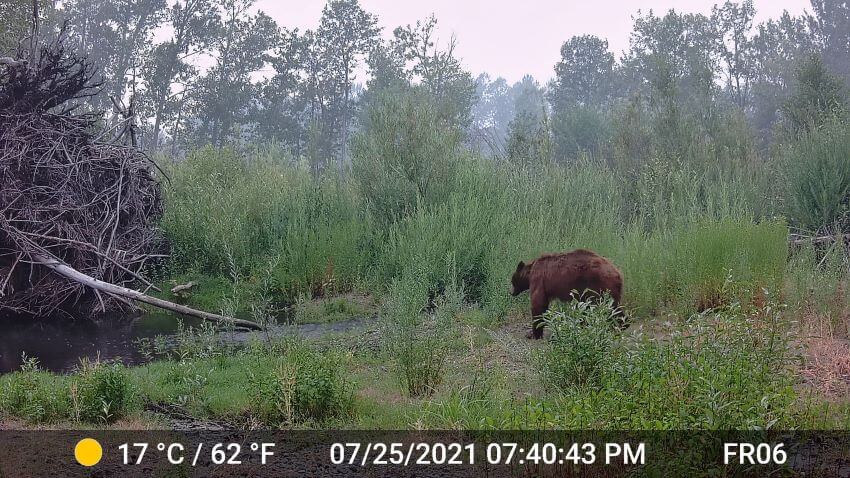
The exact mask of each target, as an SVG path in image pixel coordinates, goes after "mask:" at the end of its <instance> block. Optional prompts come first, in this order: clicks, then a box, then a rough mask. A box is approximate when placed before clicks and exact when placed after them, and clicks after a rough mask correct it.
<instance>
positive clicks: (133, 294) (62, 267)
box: [33, 254, 263, 330]
mask: <svg viewBox="0 0 850 478" xmlns="http://www.w3.org/2000/svg"><path fill="white" fill-rule="evenodd" d="M33 260H34V261H35V262H36V263H38V264H40V265H43V266H45V267H47V268H48V269H50V270H52V271H54V272H56V273H57V274H59V275H61V276H63V277H65V278H67V279H70V280H72V281H74V282H78V283H80V284H83V285H85V286H86V287H90V288H92V289H94V290H96V291H100V292H104V293H106V294H110V295H114V296H118V297H123V298H126V299H131V300H136V301H139V302H144V303H145V304H150V305H152V306H154V307H159V308H161V309H166V310H170V311H172V312H176V313H178V314H183V315H189V316H192V317H198V318H200V319H204V320H208V321H211V322H216V323H222V324H230V325H235V326H237V327H246V328H249V329H253V330H263V327H262V326H260V325H259V324H257V323H255V322H251V321H250V320H243V319H237V318H233V317H226V316H223V315H218V314H212V313H209V312H203V311H200V310H196V309H193V308H191V307H186V306H185V305H180V304H175V303H173V302H169V301H167V300H162V299H157V298H156V297H151V296H149V295H145V294H143V293H141V292H139V291H136V290H133V289H128V288H126V287H121V286H118V285H115V284H110V283H108V282H103V281H101V280H97V279H95V278H94V277H90V276H87V275H86V274H83V273H81V272H79V271H78V270H76V269H74V268H73V267H71V266H69V265H67V264H64V263H62V262H61V261H59V260H58V259H56V258H52V257H47V256H45V255H42V254H34V255H33Z"/></svg>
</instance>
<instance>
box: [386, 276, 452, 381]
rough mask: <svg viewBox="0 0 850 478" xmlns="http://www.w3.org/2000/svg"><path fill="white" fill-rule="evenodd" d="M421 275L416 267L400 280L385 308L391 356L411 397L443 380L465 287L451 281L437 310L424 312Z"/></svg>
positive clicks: (425, 291) (425, 300)
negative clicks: (452, 330)
mask: <svg viewBox="0 0 850 478" xmlns="http://www.w3.org/2000/svg"><path fill="white" fill-rule="evenodd" d="M420 277H421V274H419V273H417V272H415V269H414V270H413V271H410V272H408V274H406V276H405V277H403V278H402V279H399V280H396V281H395V282H394V283H393V285H392V286H391V288H390V291H389V297H388V299H387V300H386V302H385V303H384V306H383V310H382V311H381V317H382V319H383V329H384V340H385V344H386V353H387V356H388V357H389V358H390V360H391V361H392V363H393V365H394V368H395V372H396V374H397V375H398V378H399V381H400V382H401V384H402V386H403V388H404V390H405V392H407V394H408V395H410V396H411V397H418V396H423V395H428V394H430V393H432V392H433V391H434V390H435V388H436V387H437V386H438V385H439V384H440V383H441V382H442V379H443V374H444V372H445V361H446V355H447V353H448V349H447V346H448V344H447V339H448V334H449V331H450V330H451V326H452V320H453V319H454V315H455V312H456V311H457V309H458V307H459V305H460V303H461V302H462V301H463V293H462V291H461V290H460V289H459V288H458V286H457V285H455V284H450V285H449V286H447V287H446V290H445V291H444V296H443V297H439V298H437V300H436V303H435V308H434V310H433V313H430V314H423V310H425V309H426V307H427V305H428V288H427V286H426V283H425V282H424V281H422V280H421V279H420Z"/></svg>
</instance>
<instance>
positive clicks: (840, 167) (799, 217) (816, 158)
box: [786, 122, 850, 231]
mask: <svg viewBox="0 0 850 478" xmlns="http://www.w3.org/2000/svg"><path fill="white" fill-rule="evenodd" d="M786 170H787V184H788V193H787V197H788V213H789V215H790V217H791V218H792V219H793V220H794V222H795V223H796V224H797V225H798V226H800V227H801V228H804V229H808V230H811V231H819V230H823V229H824V228H825V227H829V226H832V225H833V224H835V223H836V222H838V223H842V224H841V225H842V226H844V227H845V228H846V227H848V226H850V126H848V125H847V124H845V123H841V122H834V123H828V124H826V125H825V126H823V127H821V128H820V129H816V130H813V131H812V132H810V133H808V134H807V135H805V136H804V137H803V138H802V139H801V140H800V141H799V142H798V143H797V144H795V145H794V146H793V147H792V148H791V149H790V151H789V154H788V161H787V168H786Z"/></svg>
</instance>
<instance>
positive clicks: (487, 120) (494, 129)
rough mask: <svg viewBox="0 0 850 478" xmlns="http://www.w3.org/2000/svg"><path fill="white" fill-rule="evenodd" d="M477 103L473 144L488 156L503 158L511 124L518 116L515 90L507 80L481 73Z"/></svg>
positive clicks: (473, 110) (474, 112)
mask: <svg viewBox="0 0 850 478" xmlns="http://www.w3.org/2000/svg"><path fill="white" fill-rule="evenodd" d="M475 88H476V95H475V96H476V97H477V98H478V101H477V102H476V103H475V106H473V108H472V118H473V119H472V130H471V138H470V139H471V140H472V143H473V147H475V148H476V149H477V150H478V151H483V152H484V153H485V154H490V155H501V154H502V153H503V151H504V144H505V140H506V139H507V136H508V124H509V123H510V122H511V120H513V118H514V116H515V115H516V111H515V110H514V103H515V98H514V93H515V91H514V89H513V88H511V86H510V85H508V82H507V80H505V79H504V78H502V77H498V78H496V79H495V80H492V81H490V76H489V75H487V74H486V73H482V74H481V75H479V76H478V78H477V79H476V80H475Z"/></svg>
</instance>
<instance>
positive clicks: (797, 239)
mask: <svg viewBox="0 0 850 478" xmlns="http://www.w3.org/2000/svg"><path fill="white" fill-rule="evenodd" d="M839 241H843V242H845V243H850V234H838V235H834V236H815V237H805V236H800V235H796V234H792V235H791V236H790V237H789V238H788V244H790V245H792V246H802V245H804V244H826V243H830V242H839Z"/></svg>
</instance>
